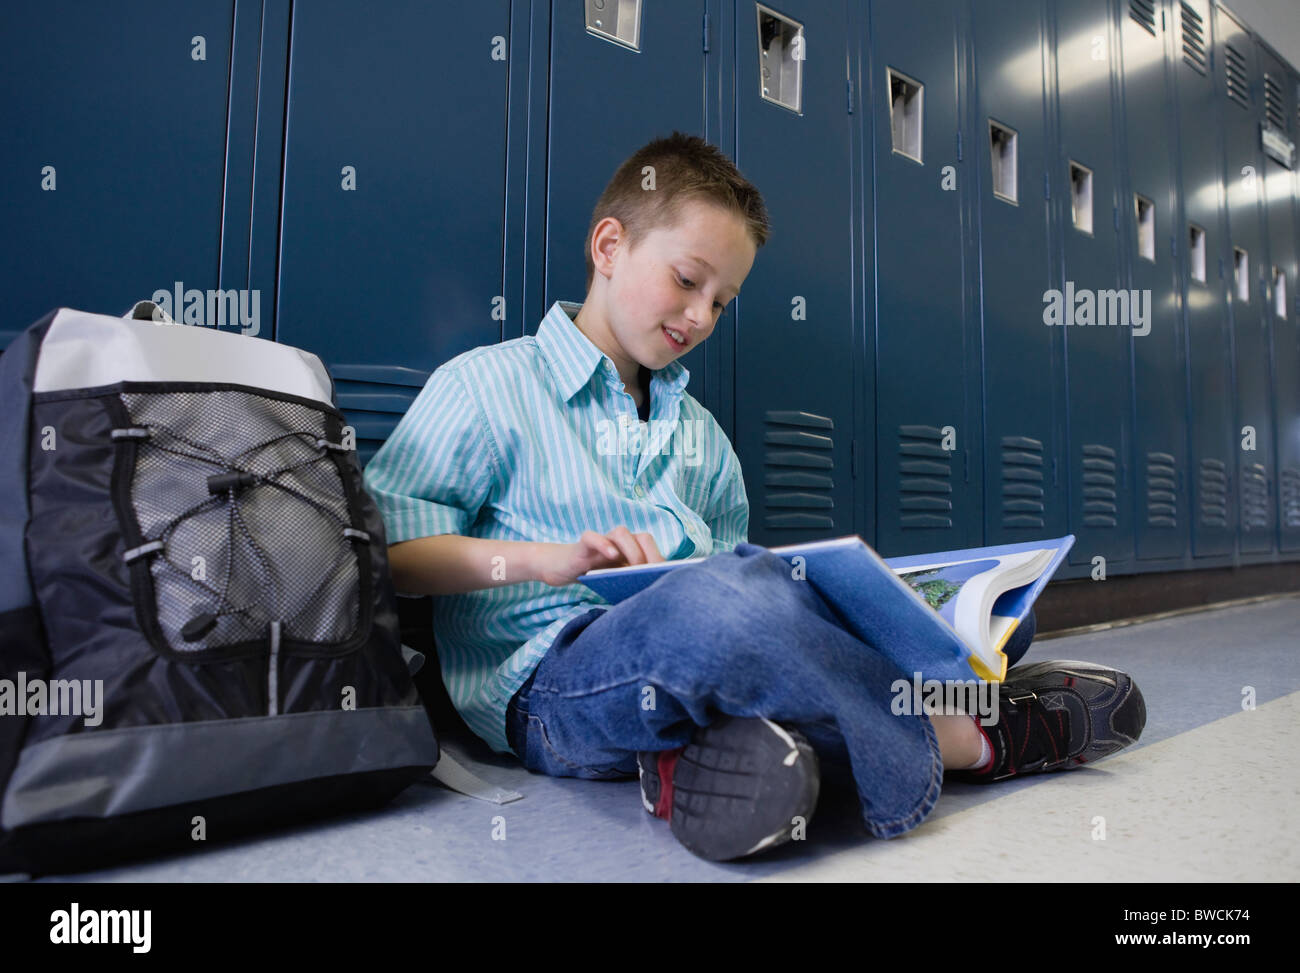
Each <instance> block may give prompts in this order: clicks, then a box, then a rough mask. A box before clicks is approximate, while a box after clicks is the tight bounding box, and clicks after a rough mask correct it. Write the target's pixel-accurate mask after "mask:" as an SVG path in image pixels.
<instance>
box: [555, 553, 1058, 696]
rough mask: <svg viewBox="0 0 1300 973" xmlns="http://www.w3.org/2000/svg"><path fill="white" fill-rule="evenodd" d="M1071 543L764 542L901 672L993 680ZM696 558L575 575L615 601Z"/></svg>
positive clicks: (1002, 671) (1001, 671) (1004, 666)
mask: <svg viewBox="0 0 1300 973" xmlns="http://www.w3.org/2000/svg"><path fill="white" fill-rule="evenodd" d="M1073 544H1074V535H1073V534H1067V535H1066V536H1065V537H1058V538H1054V539H1051V540H1041V541H1028V542H1025V543H1021V544H1003V545H1000V546H997V547H978V548H971V549H969V550H964V551H940V552H938V553H936V554H914V555H911V556H909V557H896V558H891V559H889V560H888V561H886V560H883V559H881V557H880V555H878V554H877V553H876V552H875V551H874V550H872V549H871V546H870V545H869V544H867V542H866V541H864V540H863V539H862V538H861V537H858V536H857V535H856V534H851V535H849V536H847V537H837V538H834V539H832V540H825V541H812V542H809V543H807V544H788V545H786V546H784V547H773V548H769V550H770V551H771V552H772V553H773V554H776V555H779V556H780V557H782V558H784V559H785V560H786V561H788V562H790V565H791V572H792V576H793V577H795V578H800V579H802V580H806V581H807V582H808V583H809V584H811V585H812V586H813V588H814V589H816V591H817V593H818V594H820V595H821V596H822V599H823V600H824V601H825V602H826V604H827V605H828V606H830V608H831V610H832V611H833V612H834V613H835V614H836V616H837V617H838V620H839V621H840V623H841V625H843V627H844V628H846V629H847V630H848V631H850V632H852V633H853V634H854V635H856V636H857V637H858V638H860V639H861V640H862V641H864V642H866V643H867V644H868V645H870V646H872V647H873V648H874V649H875V650H876V651H877V652H880V653H881V654H882V655H884V656H885V657H886V658H888V659H890V660H891V661H892V662H893V663H894V664H895V665H897V666H898V667H899V668H900V669H902V670H903V672H904V673H906V674H907V675H909V676H910V675H912V674H913V673H916V672H919V673H920V674H921V676H922V677H923V678H926V679H957V680H969V679H984V680H989V681H1001V679H1002V678H1003V677H1004V676H1005V675H1006V671H1007V657H1006V655H1005V654H1004V653H1003V652H1002V647H1003V646H1004V645H1005V644H1006V642H1007V639H1008V638H1009V637H1010V635H1011V633H1012V632H1013V631H1015V628H1016V626H1017V625H1019V624H1020V622H1021V620H1022V619H1024V617H1025V616H1026V615H1028V614H1029V609H1030V607H1032V605H1033V603H1034V600H1035V599H1036V598H1037V597H1038V595H1039V593H1040V592H1041V591H1042V590H1043V588H1044V587H1045V586H1046V585H1047V582H1048V581H1049V580H1050V579H1051V577H1052V575H1053V574H1054V573H1055V572H1056V569H1057V567H1058V566H1059V565H1060V563H1061V562H1062V561H1063V560H1064V559H1065V555H1066V553H1067V552H1068V551H1069V550H1070V548H1071V546H1073ZM702 560H704V558H702V557H695V558H688V559H685V560H680V561H661V562H657V563H655V564H635V565H630V566H627V567H621V568H602V569H600V570H598V571H591V572H589V573H587V574H584V575H583V576H582V577H580V578H578V581H579V582H581V583H582V584H584V585H586V586H587V587H588V588H590V589H591V590H592V591H594V592H596V594H598V595H600V596H601V597H602V598H604V599H605V600H606V601H608V602H609V603H611V604H615V603H617V602H620V601H622V600H623V599H624V598H630V597H631V596H632V595H634V594H636V593H637V592H638V591H641V590H642V589H644V588H647V587H649V586H650V585H652V584H653V583H654V582H655V581H656V580H658V579H659V578H660V577H662V576H663V575H664V574H665V573H667V572H668V571H672V570H675V569H676V568H680V567H683V566H685V565H687V564H693V563H695V562H697V561H702Z"/></svg>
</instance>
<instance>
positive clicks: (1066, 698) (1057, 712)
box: [951, 660, 1147, 784]
mask: <svg viewBox="0 0 1300 973" xmlns="http://www.w3.org/2000/svg"><path fill="white" fill-rule="evenodd" d="M1146 723H1147V707H1146V701H1145V700H1144V699H1143V698H1142V691H1141V690H1140V689H1138V687H1137V683H1135V682H1134V681H1133V678H1132V677H1131V676H1130V675H1128V673H1125V672H1121V671H1120V670H1118V669H1111V668H1110V667H1108V666H1101V665H1097V664H1095V663H1092V662H1074V661H1071V660H1057V661H1055V662H1035V663H1033V664H1031V665H1027V666H1017V667H1016V668H1015V670H1014V671H1013V672H1008V674H1007V678H1006V681H1004V682H1003V683H1002V685H1001V687H1000V688H999V691H998V722H997V723H995V724H994V725H993V726H991V727H980V729H981V730H982V731H984V732H985V733H986V734H987V735H988V740H989V745H990V746H991V747H992V748H993V759H992V760H991V761H990V762H989V765H988V766H987V767H985V768H984V769H983V770H956V771H952V774H951V776H952V777H954V778H956V779H957V780H965V781H972V782H975V783H981V784H985V783H990V782H992V781H995V780H1003V779H1005V778H1007V777H1014V776H1017V775H1019V774H1032V773H1036V772H1038V771H1044V770H1076V769H1078V767H1080V766H1081V765H1083V764H1086V763H1091V762H1092V761H1094V760H1097V759H1099V758H1101V757H1105V756H1108V755H1110V754H1112V753H1115V752H1117V751H1119V750H1123V749H1124V748H1125V747H1127V746H1128V745H1129V744H1131V743H1135V742H1136V741H1137V739H1138V737H1140V736H1141V735H1142V728H1143V727H1145V726H1146Z"/></svg>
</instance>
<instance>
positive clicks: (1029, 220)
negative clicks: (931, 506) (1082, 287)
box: [971, 0, 1067, 544]
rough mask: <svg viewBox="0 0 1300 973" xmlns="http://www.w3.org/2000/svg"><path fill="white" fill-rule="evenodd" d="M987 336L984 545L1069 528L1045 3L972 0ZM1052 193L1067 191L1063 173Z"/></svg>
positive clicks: (1051, 534)
mask: <svg viewBox="0 0 1300 973" xmlns="http://www.w3.org/2000/svg"><path fill="white" fill-rule="evenodd" d="M973 12H974V16H973V18H972V44H973V52H974V58H973V60H974V71H975V98H976V107H975V118H974V121H973V125H972V128H971V131H972V136H971V152H972V157H973V159H974V161H975V163H976V170H977V173H978V177H979V266H980V300H981V316H982V325H983V338H984V340H983V345H984V443H983V449H984V456H985V468H984V474H985V486H984V496H985V504H984V543H986V544H1010V543H1015V542H1017V541H1022V540H1032V539H1035V538H1040V537H1057V536H1060V535H1061V534H1064V533H1066V530H1067V528H1066V515H1067V510H1066V503H1065V497H1066V491H1065V485H1064V481H1063V479H1062V477H1063V472H1064V470H1063V467H1062V464H1061V463H1060V462H1059V460H1060V459H1061V457H1062V447H1063V442H1062V437H1061V435H1060V432H1059V430H1060V429H1061V428H1062V427H1063V426H1064V417H1063V412H1064V385H1065V383H1064V381H1063V376H1062V374H1061V370H1062V367H1063V358H1064V355H1063V347H1064V338H1063V331H1062V329H1061V328H1048V327H1045V326H1044V325H1043V293H1044V292H1045V291H1047V290H1048V289H1049V288H1051V287H1054V286H1056V285H1055V284H1053V282H1052V262H1051V256H1050V252H1051V251H1050V243H1051V239H1050V230H1049V226H1048V219H1049V213H1048V183H1047V178H1048V158H1049V148H1048V141H1047V130H1046V127H1045V126H1046V105H1045V101H1044V78H1043V61H1044V39H1043V33H1044V22H1043V21H1044V17H1043V15H1044V5H1043V4H1042V3H1041V2H1039V0H1015V2H1008V3H1002V4H997V5H988V4H980V3H976V4H974V5H973ZM1056 182H1057V185H1056V186H1055V188H1054V189H1052V190H1051V191H1052V192H1055V193H1059V192H1061V186H1060V180H1059V178H1058V179H1057V180H1056Z"/></svg>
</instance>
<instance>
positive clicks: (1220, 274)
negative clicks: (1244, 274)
mask: <svg viewBox="0 0 1300 973" xmlns="http://www.w3.org/2000/svg"><path fill="white" fill-rule="evenodd" d="M1219 280H1223V258H1222V257H1220V258H1219Z"/></svg>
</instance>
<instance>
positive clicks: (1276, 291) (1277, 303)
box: [1273, 267, 1286, 319]
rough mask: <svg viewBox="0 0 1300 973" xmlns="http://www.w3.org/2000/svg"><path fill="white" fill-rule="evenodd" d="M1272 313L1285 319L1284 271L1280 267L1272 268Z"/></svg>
mask: <svg viewBox="0 0 1300 973" xmlns="http://www.w3.org/2000/svg"><path fill="white" fill-rule="evenodd" d="M1273 312H1274V313H1275V314H1276V315H1277V316H1278V317H1279V318H1283V319H1285V318H1286V271H1285V270H1283V269H1282V268H1281V267H1274V268H1273Z"/></svg>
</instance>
